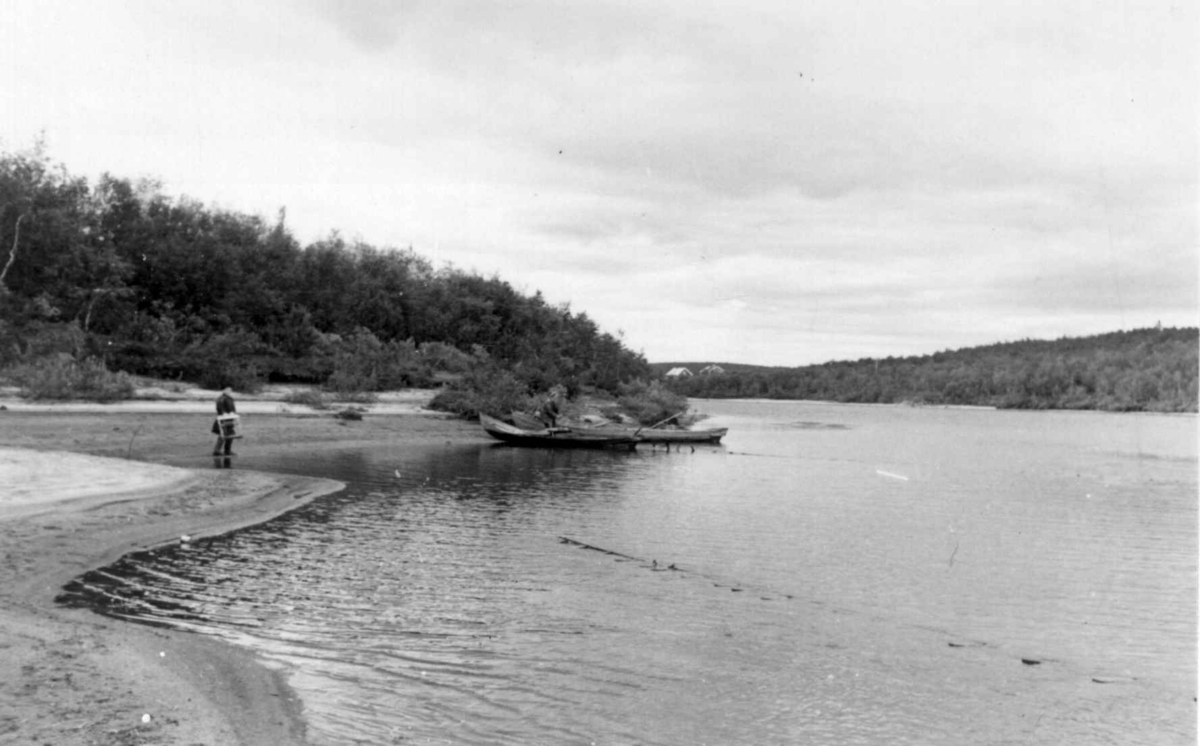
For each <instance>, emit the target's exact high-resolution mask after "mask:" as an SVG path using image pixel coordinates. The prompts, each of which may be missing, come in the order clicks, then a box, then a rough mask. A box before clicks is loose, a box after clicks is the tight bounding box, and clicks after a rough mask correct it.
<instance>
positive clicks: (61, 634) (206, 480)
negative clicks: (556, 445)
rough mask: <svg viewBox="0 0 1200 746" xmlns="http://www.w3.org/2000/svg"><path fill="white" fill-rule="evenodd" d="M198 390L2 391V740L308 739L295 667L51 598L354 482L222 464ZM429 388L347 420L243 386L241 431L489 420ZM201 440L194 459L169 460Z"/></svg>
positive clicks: (469, 430)
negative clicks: (89, 575) (130, 395)
mask: <svg viewBox="0 0 1200 746" xmlns="http://www.w3.org/2000/svg"><path fill="white" fill-rule="evenodd" d="M207 393H208V392H205V394H207ZM214 396H215V394H214ZM422 397H423V398H422ZM195 399H196V400H192V399H181V400H176V401H169V400H163V399H156V400H152V401H146V400H141V401H134V402H125V403H119V404H110V405H99V404H87V403H68V404H50V405H47V404H31V403H29V402H23V401H20V400H17V399H14V398H11V397H6V396H4V392H0V670H4V671H6V672H12V673H10V674H9V675H7V676H5V677H0V744H7V743H12V744H45V743H52V744H55V745H56V746H59V745H63V746H74V745H76V744H79V745H80V746H82V745H83V744H89V745H92V744H100V745H104V744H110V745H116V744H134V743H136V744H188V745H189V746H197V745H199V744H207V745H208V746H224V745H226V744H243V745H246V746H257V745H258V744H264V745H265V744H272V745H275V744H302V743H304V742H305V741H304V721H303V713H302V708H301V705H300V703H299V701H298V699H297V698H296V697H295V695H294V694H293V693H292V692H291V690H290V689H289V688H288V686H287V682H286V680H285V679H284V677H283V673H282V672H280V671H277V670H272V669H271V668H268V667H267V666H266V665H264V664H263V663H262V661H261V660H260V659H259V658H257V657H256V656H254V655H253V654H251V653H248V652H247V651H245V650H243V649H238V648H234V647H232V646H230V645H229V644H227V643H225V642H223V641H221V640H218V639H216V638H211V637H205V636H203V635H198V634H193V633H188V632H181V631H175V630H168V629H160V628H154V627H148V626H144V625H139V624H135V623H129V622H122V621H116V620H113V619H109V618H106V617H103V616H100V615H98V614H95V613H93V612H91V611H89V610H85V609H71V608H66V607H62V606H59V605H57V604H56V603H55V601H54V598H55V597H56V596H57V595H58V593H59V591H60V589H61V588H62V586H63V585H65V584H66V583H67V582H69V581H70V580H71V579H73V578H75V577H77V576H78V575H80V574H82V573H84V572H86V571H88V570H90V569H94V568H97V567H101V566H103V565H105V564H108V563H110V562H112V561H114V560H115V559H117V558H118V557H120V556H121V555H123V554H126V553H128V552H131V551H135V550H140V549H146V548H151V547H154V546H159V545H163V544H166V543H171V542H178V541H180V537H181V536H184V535H188V536H190V537H192V538H197V537H201V536H208V535H215V534H219V533H225V532H228V531H231V530H234V529H236V528H240V527H243V526H246V525H250V524H253V523H258V522H261V521H265V520H269V519H270V518H272V517H274V516H276V515H279V514H280V513H282V512H285V511H287V510H290V509H292V508H294V507H296V506H298V505H302V504H304V503H305V502H308V501H309V500H312V499H315V498H316V497H319V496H321V495H324V494H329V493H331V492H334V491H336V490H338V489H340V488H341V487H342V486H343V485H342V484H341V483H340V482H335V481H332V480H326V479H313V478H304V477H294V476H285V475H277V474H268V473H263V472H254V471H248V470H245V469H239V468H233V469H214V468H212V459H211V457H210V456H208V450H209V449H210V448H211V447H212V438H211V436H210V435H209V434H208V426H209V424H210V423H211V419H212V400H211V399H208V400H207V401H202V400H199V397H195ZM427 399H428V396H427V394H425V393H423V394H421V395H416V394H411V393H410V394H408V395H407V401H396V402H390V403H376V404H372V405H370V406H369V407H368V408H367V409H368V412H367V414H366V416H365V418H364V419H363V420H361V421H349V422H348V421H345V420H340V419H338V418H336V417H335V416H333V415H332V414H331V413H330V412H320V411H312V410H310V409H308V408H306V407H300V406H294V405H287V404H285V403H282V402H278V401H271V400H269V399H266V400H264V399H254V400H249V399H246V398H245V397H239V399H238V409H239V412H242V413H244V423H245V428H244V429H245V431H246V432H247V440H246V441H244V442H243V443H240V444H239V445H240V446H241V447H242V448H243V449H268V450H269V449H283V450H287V449H304V448H312V447H313V445H314V444H315V443H321V444H324V445H323V446H322V447H353V446H354V444H355V443H360V442H361V443H363V444H368V443H372V444H373V443H379V442H381V441H386V440H393V441H395V440H399V441H402V442H416V441H424V440H432V439H437V440H439V441H443V440H459V439H463V440H465V439H470V438H476V437H481V434H480V433H478V431H477V428H473V427H471V426H470V425H468V424H467V423H464V422H461V421H458V420H453V419H448V418H445V417H442V416H437V415H434V414H433V413H430V412H428V411H427V410H425V409H424V407H423V405H424V403H425V401H427ZM148 407H152V409H148ZM281 407H286V411H281ZM251 433H252V436H251ZM192 452H194V453H195V455H196V468H186V469H183V468H177V467H174V466H168V465H166V462H168V461H173V462H176V463H178V462H179V461H180V454H181V453H186V454H190V453H192ZM145 716H149V718H148V720H146V719H145Z"/></svg>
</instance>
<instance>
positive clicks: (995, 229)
mask: <svg viewBox="0 0 1200 746" xmlns="http://www.w3.org/2000/svg"><path fill="white" fill-rule="evenodd" d="M1198 31H1200V18H1198V14H1197V4H1196V3H1195V2H1183V1H1181V2H1176V3H1172V2H1154V1H1153V0H1149V1H1147V2H1139V3H1131V2H1128V1H1127V0H1087V1H1084V0H1080V1H1079V2H1067V1H1063V0H1049V1H1048V2H1011V1H1007V0H988V1H987V2H929V1H927V2H903V1H896V0H889V1H887V2H879V3H849V2H843V1H842V0H818V1H817V2H796V1H793V0H783V1H781V2H755V1H754V0H749V1H747V0H739V1H738V2H733V1H732V0H728V1H723V2H710V1H708V0H699V1H698V0H683V1H681V2H676V1H674V0H669V1H662V0H645V1H643V2H635V1H633V0H620V1H614V2H609V1H608V0H588V1H587V2H562V1H559V2H482V1H481V0H471V1H456V0H428V1H426V0H417V1H414V2H409V1H404V2H386V1H384V0H342V1H337V0H255V2H253V3H244V2H238V3H233V2H215V1H213V0H202V1H199V2H193V1H190V0H188V1H180V0H172V1H171V2H150V1H147V2H126V3H116V2H98V1H90V2H70V3H59V2H36V3H34V2H29V3H20V4H11V5H9V6H8V7H6V9H5V20H4V23H3V27H2V28H0V147H3V148H6V149H10V150H12V149H24V148H27V147H29V146H30V145H31V144H32V142H33V141H34V138H35V137H36V136H37V134H38V133H39V132H44V134H45V137H46V140H47V143H48V146H49V154H50V156H51V158H53V159H55V160H57V161H61V162H63V163H64V164H65V165H66V166H67V168H68V169H69V170H70V171H71V172H72V173H74V174H77V175H84V176H88V177H89V178H92V177H94V176H96V175H98V174H99V173H101V172H103V171H109V172H111V173H113V174H115V175H118V176H125V177H139V176H150V177H156V178H159V179H161V180H162V182H163V184H164V187H165V191H166V192H167V193H169V194H172V195H176V196H179V195H188V196H190V197H194V198H196V199H199V200H201V201H202V202H204V203H207V204H210V205H214V206H219V207H223V208H228V209H233V210H237V211H240V212H247V213H253V214H260V215H263V216H264V217H266V218H268V219H272V220H273V219H274V217H275V215H276V213H277V212H278V210H279V208H280V207H286V208H287V221H288V225H289V226H290V228H291V229H292V231H293V232H294V233H295V235H296V236H297V238H298V239H299V240H300V241H301V242H303V243H307V242H310V241H313V240H316V239H319V238H321V237H324V236H326V235H328V233H329V232H330V231H331V230H334V229H337V230H340V231H341V232H342V233H343V235H345V236H347V237H349V238H359V239H361V240H363V241H366V242H368V243H371V244H373V245H377V246H397V247H408V246H411V247H412V248H413V249H414V250H415V251H416V252H417V253H418V254H419V255H422V256H424V257H426V258H428V259H430V260H431V261H432V262H433V263H434V264H435V266H441V265H443V264H446V263H450V264H453V265H454V266H456V267H459V268H461V269H467V270H476V271H478V272H480V273H483V274H486V275H491V274H493V273H495V274H498V275H499V276H500V277H502V278H503V279H505V280H507V281H509V282H511V283H512V284H513V285H514V286H515V287H516V288H517V289H518V290H520V291H523V292H525V293H529V294H532V293H533V292H535V291H537V290H541V291H542V292H543V294H544V295H545V297H546V298H547V300H549V301H550V302H552V303H562V302H569V303H570V304H571V308H572V309H573V310H576V311H586V312H587V313H588V315H589V316H591V317H592V318H593V319H595V320H596V321H597V322H598V323H599V324H600V325H601V327H602V328H603V329H604V330H605V331H608V332H612V333H614V334H615V333H617V332H618V331H623V332H624V334H625V341H626V343H627V344H628V345H629V346H630V347H631V348H632V349H634V350H636V351H640V352H643V353H644V354H645V355H646V357H647V358H648V359H649V360H651V361H652V362H653V361H673V360H695V361H728V362H746V363H760V364H770V365H801V364H806V363H813V362H824V361H827V360H835V359H857V358H860V357H882V356H887V355H908V354H927V353H931V352H935V351H938V350H942V349H953V348H959V347H966V346H973V345H977V344H988V343H992V342H998V341H1008V340H1016V339H1022V338H1026V337H1033V338H1056V337H1059V336H1063V335H1070V336H1076V335H1085V334H1093V333H1099V332H1105V331H1114V330H1117V329H1129V328H1137V327H1144V326H1153V325H1154V324H1155V323H1157V322H1160V321H1161V322H1162V323H1163V324H1164V325H1166V326H1184V325H1187V326H1192V325H1195V324H1196V323H1197V310H1198V295H1197V286H1198V280H1200V267H1198V256H1200V248H1198V240H1197V215H1198V206H1197V132H1198V131H1200V128H1198V126H1197V97H1198V95H1200V79H1198V57H1197V49H1198V47H1200V44H1198V43H1197V41H1198Z"/></svg>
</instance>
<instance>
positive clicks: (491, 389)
mask: <svg viewBox="0 0 1200 746" xmlns="http://www.w3.org/2000/svg"><path fill="white" fill-rule="evenodd" d="M531 401H532V400H531V399H530V397H529V394H528V390H527V389H526V387H525V384H523V383H521V381H519V380H517V377H516V376H514V375H513V374H512V373H509V372H508V371H506V370H499V369H495V368H490V367H481V368H478V369H476V370H474V371H472V372H471V373H468V374H467V375H466V377H464V378H463V380H462V381H460V382H458V383H456V384H454V385H452V386H450V387H448V388H445V389H442V391H440V392H439V393H438V394H437V396H435V397H433V401H431V402H430V403H429V408H430V409H434V410H438V411H441V412H453V413H454V414H458V415H462V416H463V417H476V416H478V415H479V413H480V412H484V413H487V414H496V415H498V414H503V413H505V412H511V411H512V410H514V409H517V410H524V409H527V408H529V407H530V406H531Z"/></svg>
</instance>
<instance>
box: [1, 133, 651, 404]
mask: <svg viewBox="0 0 1200 746" xmlns="http://www.w3.org/2000/svg"><path fill="white" fill-rule="evenodd" d="M56 353H64V354H67V355H68V356H69V357H70V358H71V359H72V360H74V361H77V362H78V363H79V364H82V362H81V361H84V360H94V361H96V362H94V363H88V364H87V365H88V366H92V367H88V368H87V370H93V368H94V366H96V365H99V366H100V367H101V368H107V369H109V370H120V371H126V372H128V373H133V374H144V375H149V376H155V377H159V378H170V379H182V380H187V381H192V382H195V383H199V384H201V385H204V386H207V387H213V388H216V387H221V386H225V385H232V386H234V387H235V388H237V389H238V390H242V391H253V390H254V389H255V388H257V387H258V386H260V385H261V384H262V383H264V382H268V381H271V382H305V383H317V384H321V385H322V386H323V387H325V388H326V389H328V390H330V391H332V392H337V393H338V394H339V395H346V394H353V393H354V392H371V391H379V390H385V389H395V388H401V387H405V386H428V385H433V384H445V383H449V384H450V386H451V387H452V388H454V389H456V390H458V391H459V392H460V394H461V396H460V399H470V398H471V397H472V396H474V397H475V398H476V399H477V400H478V402H477V403H478V404H480V405H483V404H487V403H489V402H490V399H489V398H488V397H489V396H490V395H489V394H487V393H486V391H487V389H475V390H474V391H473V392H472V391H471V390H470V387H471V386H472V385H478V384H480V383H483V382H485V379H486V383H487V384H488V388H496V387H497V386H500V385H501V384H503V385H504V386H506V387H508V388H510V389H511V390H512V391H513V392H520V394H521V395H522V396H532V395H537V394H539V393H540V392H545V391H547V390H548V389H549V388H550V387H551V386H553V385H555V384H563V385H565V386H566V388H567V389H568V391H569V392H570V393H571V394H575V393H576V392H578V391H580V390H584V389H598V390H604V391H610V392H612V393H613V394H614V395H615V393H616V392H617V389H618V386H619V385H620V384H622V383H627V382H630V381H633V380H636V379H639V378H647V377H648V376H649V373H650V371H649V367H648V365H647V363H646V360H645V359H644V358H643V357H642V356H641V355H640V354H635V353H633V352H631V351H630V350H628V349H626V347H625V346H624V344H623V342H622V341H621V340H620V339H619V335H618V336H617V337H614V336H613V335H611V334H608V333H604V332H601V331H600V329H599V328H598V327H597V326H596V324H595V323H594V322H593V321H592V320H591V319H590V318H588V316H587V314H586V313H575V312H572V311H571V309H570V308H569V307H567V306H553V305H550V304H548V303H547V302H546V301H545V300H544V299H543V298H542V296H541V294H540V293H536V294H534V295H532V296H528V295H524V294H522V293H519V292H517V291H516V290H515V289H514V288H513V287H512V286H511V285H509V284H508V283H507V282H504V281H503V280H501V279H499V278H498V277H481V276H479V275H477V274H473V273H468V272H463V271H459V270H456V269H453V268H443V269H434V268H433V267H432V266H430V264H429V262H427V261H426V260H424V259H422V258H421V257H419V256H417V255H416V254H414V253H413V252H412V251H411V250H396V249H385V248H377V247H375V246H371V245H368V244H365V243H362V242H360V241H347V240H346V239H344V238H342V237H341V236H340V235H338V234H336V233H334V234H333V235H331V236H329V237H328V238H326V239H324V240H321V241H317V242H315V243H312V244H310V245H308V246H303V247H302V246H300V245H299V243H298V242H297V241H296V240H295V238H293V236H292V235H291V233H290V232H289V231H288V229H287V227H286V224H285V214H284V211H283V210H281V211H280V214H279V216H278V219H277V220H276V221H275V222H274V223H268V222H267V221H264V220H263V219H262V218H260V217H257V216H249V215H244V214H239V213H235V212H230V211H227V210H221V209H215V208H206V207H204V206H202V205H200V204H198V203H197V202H194V201H191V200H188V199H173V198H169V197H167V196H166V195H164V194H163V193H162V191H161V188H160V186H159V185H158V184H156V183H155V182H152V181H145V180H143V181H131V180H129V179H123V178H118V177H114V176H110V175H107V174H106V175H104V176H102V177H101V178H100V179H99V181H98V182H97V183H95V184H89V183H88V181H87V180H86V179H83V178H79V177H75V176H72V175H70V174H69V173H68V172H67V171H66V169H65V168H63V167H62V166H61V165H57V164H54V163H52V162H50V160H49V159H48V158H47V157H46V155H45V152H44V149H43V148H41V147H40V146H39V147H35V148H34V149H32V150H30V151H27V152H8V153H0V368H9V369H14V366H22V365H29V364H31V363H32V362H33V361H35V360H37V359H39V358H41V357H44V356H46V355H49V354H56ZM495 371H502V372H503V375H502V376H499V377H496V378H495V380H491V379H490V378H488V376H492V375H493V374H494V372H495ZM485 372H487V375H485V374H484V373H485ZM59 373H60V374H62V375H66V373H64V372H63V371H59ZM60 377H61V376H60ZM10 378H11V376H10ZM453 408H454V409H456V410H459V409H464V410H465V409H466V408H467V407H466V406H465V405H463V404H462V402H461V401H460V402H459V404H455V405H454V407H453Z"/></svg>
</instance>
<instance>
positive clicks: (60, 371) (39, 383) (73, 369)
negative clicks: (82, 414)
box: [5, 354, 134, 402]
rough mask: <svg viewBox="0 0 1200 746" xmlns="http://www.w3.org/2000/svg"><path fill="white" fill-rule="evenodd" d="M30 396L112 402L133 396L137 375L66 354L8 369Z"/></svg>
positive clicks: (6, 375)
mask: <svg viewBox="0 0 1200 746" xmlns="http://www.w3.org/2000/svg"><path fill="white" fill-rule="evenodd" d="M5 377H6V378H8V379H9V380H11V381H13V382H14V383H15V384H16V385H18V386H20V387H21V389H22V391H21V393H22V395H23V396H25V397H28V398H30V399H88V400H91V401H99V402H110V401H118V400H121V399H129V398H131V397H132V396H133V391H134V385H133V378H132V377H131V376H130V375H129V374H128V373H125V372H122V371H118V372H116V373H113V372H111V371H109V370H108V369H107V368H105V367H104V363H103V362H101V361H100V360H99V359H97V358H86V359H84V360H82V361H76V360H74V359H72V358H70V357H69V356H66V355H61V354H60V355H54V356H50V357H44V358H40V359H38V360H35V361H33V362H31V363H22V364H19V365H16V366H13V367H11V368H9V369H8V370H6V371H5Z"/></svg>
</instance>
